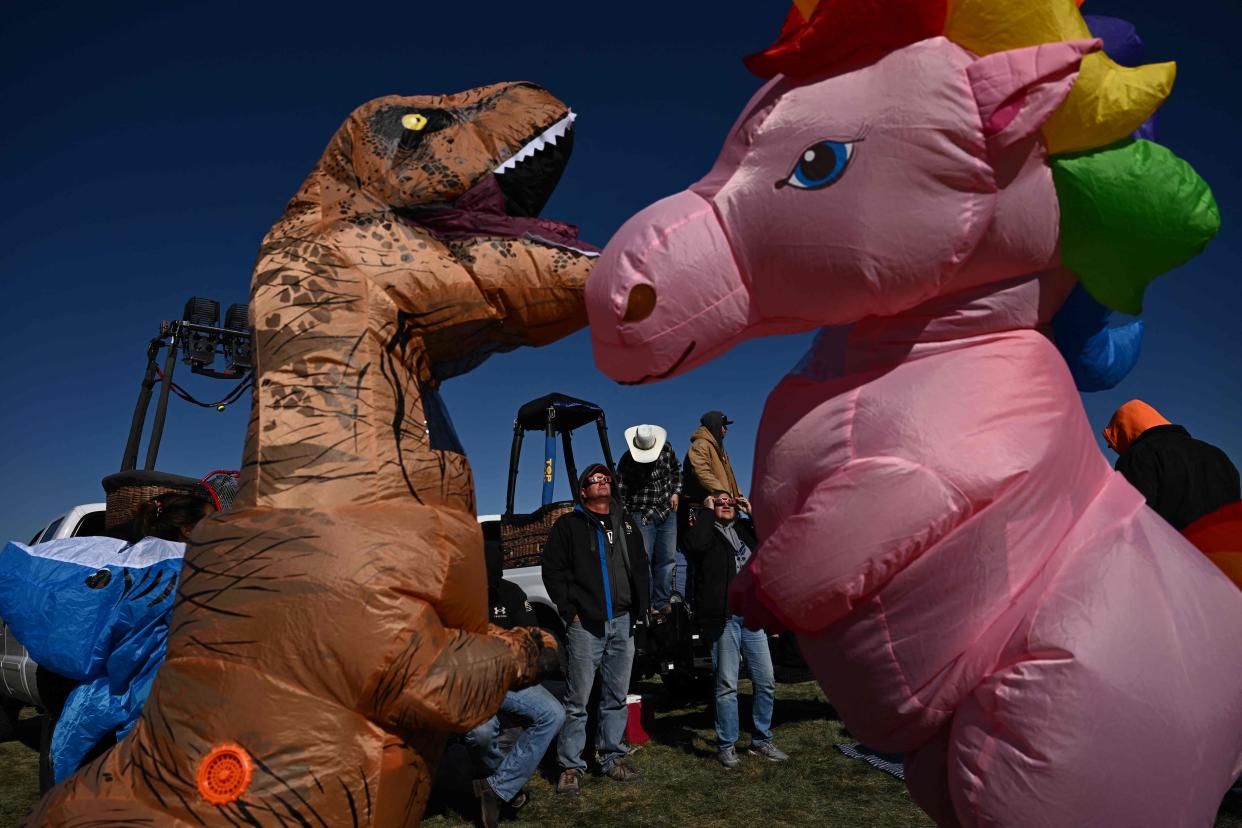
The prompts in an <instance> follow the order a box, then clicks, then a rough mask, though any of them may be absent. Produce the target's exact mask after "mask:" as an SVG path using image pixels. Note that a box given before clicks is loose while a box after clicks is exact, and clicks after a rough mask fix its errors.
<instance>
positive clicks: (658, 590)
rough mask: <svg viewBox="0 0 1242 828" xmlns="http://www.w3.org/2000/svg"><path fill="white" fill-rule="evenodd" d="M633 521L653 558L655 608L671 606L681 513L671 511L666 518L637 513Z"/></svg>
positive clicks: (652, 591) (652, 573) (653, 604)
mask: <svg viewBox="0 0 1242 828" xmlns="http://www.w3.org/2000/svg"><path fill="white" fill-rule="evenodd" d="M630 520H632V521H634V522H635V523H636V524H638V531H639V533H640V534H641V535H642V536H643V546H644V547H646V549H647V557H648V559H649V560H650V561H651V608H652V609H660V608H661V607H667V606H668V598H669V595H670V594H671V593H672V591H673V556H674V554H675V553H676V552H677V512H676V511H673V512H669V513H668V515H666V516H665V518H664V520H661V521H652V520H650V519H648V518H645V517H642V516H641V515H639V514H638V513H637V512H634V513H631V514H630Z"/></svg>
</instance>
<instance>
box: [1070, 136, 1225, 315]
mask: <svg viewBox="0 0 1242 828" xmlns="http://www.w3.org/2000/svg"><path fill="white" fill-rule="evenodd" d="M1048 163H1049V166H1051V167H1052V180H1053V182H1054V183H1055V185H1056V189H1057V198H1058V200H1059V201H1060V206H1061V263H1062V264H1063V265H1064V266H1065V267H1067V268H1068V269H1070V270H1072V271H1074V272H1075V273H1076V274H1078V279H1079V281H1081V282H1082V284H1083V287H1084V288H1086V290H1087V292H1088V293H1090V294H1091V295H1092V296H1093V297H1095V299H1096V300H1097V301H1098V302H1100V304H1102V305H1105V306H1107V307H1110V308H1112V309H1113V310H1118V311H1123V312H1124V313H1129V314H1138V313H1140V312H1141V311H1142V309H1143V291H1144V290H1146V289H1147V285H1148V284H1150V283H1151V281H1152V279H1155V278H1156V277H1157V276H1159V275H1160V274H1161V273H1165V272H1167V271H1169V270H1172V269H1173V268H1175V267H1177V266H1178V265H1181V264H1185V263H1186V262H1187V261H1189V260H1190V259H1192V258H1194V257H1195V256H1197V255H1198V254H1199V253H1200V252H1201V251H1202V250H1203V248H1204V247H1205V246H1206V245H1207V243H1208V242H1209V241H1211V240H1212V237H1213V236H1215V235H1216V232H1217V231H1218V230H1220V210H1219V209H1217V206H1216V199H1215V198H1213V197H1212V189H1211V188H1210V187H1208V185H1207V182H1206V181H1204V180H1203V179H1202V178H1200V177H1199V175H1198V173H1196V172H1195V171H1194V169H1193V168H1192V167H1191V166H1190V165H1189V164H1187V163H1186V162H1185V161H1183V160H1182V159H1180V158H1178V157H1177V156H1176V155H1174V154H1173V153H1172V152H1170V151H1169V150H1167V149H1166V148H1164V147H1162V146H1161V145H1160V144H1156V143H1153V142H1151V141H1145V140H1138V141H1129V140H1127V141H1123V142H1121V143H1118V144H1113V145H1111V146H1108V147H1104V148H1102V149H1098V150H1091V151H1089V152H1082V153H1076V154H1073V155H1063V156H1057V157H1054V158H1051V159H1049V162H1048Z"/></svg>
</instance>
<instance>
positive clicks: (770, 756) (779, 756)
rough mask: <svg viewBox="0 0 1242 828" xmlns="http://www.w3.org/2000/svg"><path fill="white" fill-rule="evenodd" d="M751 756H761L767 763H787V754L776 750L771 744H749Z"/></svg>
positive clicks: (778, 749)
mask: <svg viewBox="0 0 1242 828" xmlns="http://www.w3.org/2000/svg"><path fill="white" fill-rule="evenodd" d="M749 753H750V755H751V756H762V757H763V758H764V759H767V760H768V761H769V762H787V761H789V754H788V753H786V752H785V751H783V750H781V749H780V748H778V747H777V746H776V745H775V744H774V743H773V742H751V743H750V751H749Z"/></svg>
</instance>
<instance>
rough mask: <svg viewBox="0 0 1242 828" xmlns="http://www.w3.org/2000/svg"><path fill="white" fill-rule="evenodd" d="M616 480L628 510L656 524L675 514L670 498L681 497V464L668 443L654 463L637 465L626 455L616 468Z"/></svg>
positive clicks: (618, 490) (627, 453)
mask: <svg viewBox="0 0 1242 828" xmlns="http://www.w3.org/2000/svg"><path fill="white" fill-rule="evenodd" d="M617 478H618V480H617V493H618V494H620V495H621V502H622V503H623V504H624V505H625V510H626V511H627V512H629V513H630V514H632V515H636V516H637V517H639V518H646V519H648V520H651V521H653V522H655V523H659V522H660V521H662V520H664V519H665V518H667V517H668V515H669V512H671V511H673V504H672V503H670V502H669V500H670V498H672V496H673V495H680V494H681V464H680V463H678V462H677V455H676V454H674V453H673V447H672V446H671V445H669V444H668V443H667V442H665V444H664V448H662V449H660V456H659V457H657V458H656V459H655V462H653V463H637V462H635V461H634V458H633V456H631V454H630V452H628V451H627V452H626V453H625V456H624V457H622V458H621V462H620V463H619V464H618V465H617Z"/></svg>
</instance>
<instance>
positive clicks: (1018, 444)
mask: <svg viewBox="0 0 1242 828" xmlns="http://www.w3.org/2000/svg"><path fill="white" fill-rule="evenodd" d="M796 5H797V8H795V9H793V10H792V11H791V14H790V17H789V22H788V23H787V24H786V26H785V29H784V31H783V32H782V33H781V37H780V39H779V41H778V42H777V44H776V45H775V46H773V47H772V48H771V49H769V50H768V51H766V52H764V53H763V54H762V55H760V56H757V57H756V58H755V59H754V60H752V61H751V65H752V68H755V69H756V70H757V71H759V72H760V74H763V75H765V76H769V77H772V76H774V77H772V79H771V80H770V81H769V82H768V83H767V84H765V85H764V86H763V88H762V89H760V90H759V91H758V92H757V93H756V94H755V95H754V97H753V98H752V99H751V102H750V104H749V105H748V106H747V107H746V109H745V110H744V112H743V113H742V115H741V116H740V117H739V118H738V120H737V122H736V124H735V125H734V127H733V129H732V130H731V131H730V133H729V136H728V138H727V139H726V141H725V145H724V148H723V150H722V152H721V154H720V157H719V159H718V160H717V162H716V165H715V166H714V167H713V168H712V170H711V171H710V172H709V173H708V175H707V176H706V177H704V178H703V179H701V180H700V181H698V182H696V183H695V184H693V185H692V186H691V187H690V188H689V189H687V190H685V191H683V192H680V193H677V194H675V195H672V196H670V197H668V198H666V199H664V200H663V201H660V202H658V203H657V204H654V205H652V206H650V207H648V208H647V209H645V210H644V211H642V212H641V213H639V214H638V215H637V216H635V217H633V218H631V219H630V220H629V221H628V222H627V223H626V224H625V226H623V227H622V228H621V229H620V230H619V231H618V232H617V234H616V235H615V236H614V237H613V239H612V240H611V241H610V242H609V243H608V246H607V248H606V249H605V251H604V253H603V255H602V256H601V258H600V262H599V264H598V265H597V266H596V268H595V270H594V271H593V272H592V274H591V278H590V280H589V283H588V285H587V308H588V312H589V314H590V317H591V333H592V339H593V341H594V346H595V358H596V363H597V364H598V365H599V367H600V368H601V369H603V370H604V371H605V372H606V373H608V374H609V375H610V376H611V377H613V378H614V379H616V380H619V381H622V382H630V383H633V382H644V381H651V380H654V379H659V378H661V377H665V376H669V375H671V374H674V373H678V372H681V371H685V370H688V369H690V368H693V367H695V366H697V365H700V364H702V363H704V362H706V361H708V360H710V359H712V358H714V357H716V356H718V355H719V354H721V353H723V352H724V351H725V350H727V349H728V348H730V347H732V346H733V345H734V344H736V343H738V342H740V341H743V340H745V339H748V338H750V337H753V336H756V335H761V334H765V333H774V332H791V331H798V330H808V329H812V328H816V327H821V326H827V327H822V332H821V333H820V335H819V336H818V337H817V338H816V341H815V344H814V346H813V347H812V348H811V350H810V352H809V353H808V354H807V355H806V357H805V358H804V360H803V361H802V363H801V364H800V365H798V366H797V367H796V368H795V369H794V370H793V371H792V372H791V373H790V374H789V375H788V376H787V377H785V378H784V380H783V381H782V382H781V383H780V384H779V385H778V386H777V388H776V389H775V390H774V391H773V392H772V394H771V395H770V396H769V398H768V401H767V406H766V408H765V410H764V415H763V422H762V424H761V426H760V428H759V435H758V439H757V442H756V461H755V474H754V478H753V480H752V493H753V496H754V503H755V522H756V525H757V526H758V528H759V529H760V530H761V532H762V534H763V536H764V539H763V543H762V544H761V546H760V549H759V550H758V552H757V554H756V556H755V558H754V560H753V564H752V565H751V566H750V567H749V568H748V569H746V570H743V572H741V573H740V574H739V575H738V578H737V579H736V580H735V581H734V585H733V588H732V603H733V606H734V608H735V609H737V610H739V611H741V612H743V613H744V614H745V616H746V620H747V624H748V625H751V624H754V625H760V626H769V627H779V626H782V625H783V626H786V627H788V628H791V629H793V630H794V631H796V632H797V635H798V642H799V644H800V645H801V647H802V651H803V653H804V654H805V656H806V658H807V661H808V663H809V664H810V665H811V667H812V668H813V670H814V672H815V675H816V677H817V679H818V680H819V682H820V683H821V685H822V686H823V687H824V689H825V691H826V692H827V695H828V698H829V699H831V700H832V703H833V705H834V706H835V707H836V709H837V710H838V711H840V713H841V716H842V719H843V720H844V722H845V723H846V725H847V726H848V727H849V729H850V731H851V732H852V733H853V734H855V735H857V736H858V737H859V738H860V739H863V740H865V741H867V742H868V743H869V744H872V745H874V746H875V747H878V748H880V749H882V750H892V751H901V752H903V753H905V754H906V778H907V781H908V784H909V787H910V791H911V794H912V795H913V796H914V798H915V800H916V801H917V802H918V803H919V805H920V806H922V807H923V808H924V809H925V810H926V811H927V812H928V813H929V814H931V815H932V816H933V817H934V818H935V819H936V821H937V822H938V823H939V824H941V825H944V826H950V825H954V826H956V825H965V826H997V825H1006V826H1037V825H1039V826H1044V825H1049V826H1050V825H1055V826H1105V825H1108V826H1114V825H1116V826H1120V825H1125V826H1140V825H1142V826H1160V828H1168V826H1175V825H1184V826H1190V825H1195V826H1205V825H1210V824H1211V823H1212V821H1213V818H1214V816H1215V813H1216V810H1217V808H1218V807H1219V804H1220V801H1221V798H1222V796H1223V795H1224V792H1225V790H1226V789H1227V788H1228V787H1229V785H1230V784H1231V783H1232V781H1233V780H1234V779H1235V778H1236V775H1237V773H1238V772H1239V770H1242V767H1240V765H1242V762H1240V759H1242V661H1240V660H1239V658H1238V654H1239V652H1242V596H1240V595H1239V594H1238V590H1237V589H1235V588H1234V586H1233V585H1232V584H1230V583H1229V582H1228V581H1227V580H1226V579H1225V578H1224V577H1223V576H1222V575H1221V574H1220V572H1219V571H1217V570H1216V569H1215V568H1214V567H1213V566H1211V565H1210V564H1209V563H1208V561H1206V560H1205V559H1204V558H1203V556H1202V555H1200V554H1198V553H1197V552H1196V551H1195V550H1194V549H1193V548H1191V546H1190V544H1188V543H1187V542H1186V541H1185V540H1184V539H1183V538H1181V537H1180V536H1179V535H1178V534H1177V532H1175V531H1174V530H1173V529H1172V527H1170V526H1169V525H1168V524H1166V523H1165V522H1164V521H1163V520H1161V519H1160V518H1159V517H1158V516H1157V515H1156V514H1155V513H1154V512H1152V511H1151V510H1150V509H1148V508H1147V507H1146V505H1145V504H1144V500H1143V497H1142V496H1141V495H1139V493H1138V492H1137V491H1135V490H1134V488H1133V487H1131V486H1130V485H1129V484H1128V483H1127V482H1126V481H1125V480H1124V479H1123V478H1122V477H1121V476H1120V475H1118V474H1115V473H1114V472H1113V471H1112V470H1111V469H1110V468H1109V466H1108V463H1107V462H1106V461H1105V460H1104V458H1103V456H1102V455H1101V454H1100V451H1099V449H1098V448H1097V447H1096V444H1095V441H1094V439H1093V437H1092V432H1091V429H1090V427H1089V426H1088V424H1087V420H1086V417H1085V416H1084V413H1083V409H1082V404H1081V401H1080V400H1079V398H1078V393H1077V391H1076V388H1075V383H1074V380H1073V378H1072V377H1071V375H1070V372H1069V371H1068V370H1067V367H1066V362H1065V360H1064V359H1063V358H1062V356H1061V354H1060V353H1059V352H1058V348H1057V346H1056V345H1054V344H1053V343H1052V342H1051V341H1050V340H1049V337H1048V336H1047V335H1046V334H1047V329H1048V322H1049V320H1050V319H1051V318H1052V316H1053V314H1054V313H1056V312H1057V310H1058V308H1060V307H1061V306H1062V304H1063V302H1064V301H1065V298H1066V296H1067V294H1069V293H1070V291H1071V290H1072V289H1073V288H1074V285H1075V281H1076V279H1077V281H1079V282H1081V284H1082V285H1083V287H1084V288H1085V289H1086V290H1087V291H1088V292H1089V293H1090V294H1091V296H1093V297H1094V298H1095V299H1097V300H1099V301H1100V302H1101V303H1103V304H1105V305H1107V306H1109V307H1112V308H1114V309H1118V310H1125V311H1127V312H1129V313H1138V311H1139V310H1140V305H1141V301H1140V300H1141V297H1142V293H1143V288H1144V287H1145V286H1146V283H1147V282H1148V281H1149V280H1150V279H1151V278H1153V277H1155V276H1156V275H1158V274H1160V273H1162V272H1164V271H1166V270H1169V269H1171V268H1173V267H1176V266H1177V265H1179V264H1181V263H1182V262H1184V261H1186V260H1187V259H1188V258H1190V257H1191V256H1193V255H1195V254H1196V253H1197V252H1198V251H1199V250H1201V249H1202V248H1203V246H1204V245H1205V244H1206V243H1207V241H1208V240H1209V239H1210V238H1211V237H1212V235H1213V234H1214V233H1215V231H1216V228H1217V226H1218V224H1219V214H1218V213H1217V210H1216V205H1215V202H1214V201H1213V200H1212V195H1211V192H1210V191H1209V189H1208V188H1207V186H1206V184H1204V182H1203V181H1202V180H1201V179H1199V177H1198V176H1197V175H1195V173H1194V172H1193V170H1191V169H1190V168H1189V166H1188V165H1186V164H1185V162H1182V161H1180V160H1179V159H1177V158H1176V156H1173V154H1172V153H1170V152H1169V151H1168V150H1166V149H1164V148H1163V147H1160V146H1159V145H1157V144H1153V143H1151V142H1148V141H1145V140H1130V139H1129V137H1128V136H1129V135H1130V133H1132V132H1133V131H1134V130H1135V129H1137V128H1138V127H1139V126H1140V125H1141V124H1143V123H1144V122H1145V121H1146V120H1147V119H1148V118H1149V116H1150V115H1151V114H1152V112H1153V111H1154V109H1155V108H1156V107H1157V106H1158V105H1159V104H1160V102H1161V101H1162V100H1163V98H1164V96H1165V95H1166V94H1167V93H1168V91H1169V89H1170V87H1171V83H1172V75H1173V68H1172V66H1171V65H1170V64H1157V65H1150V66H1143V67H1139V68H1134V69H1125V68H1122V67H1119V66H1118V65H1116V64H1115V63H1113V62H1112V61H1111V60H1109V59H1108V58H1107V57H1106V56H1105V55H1104V54H1103V53H1101V52H1100V51H1098V50H1099V48H1100V42H1099V41H1096V40H1094V39H1093V38H1091V37H1090V35H1089V33H1088V30H1087V26H1086V25H1085V23H1084V21H1083V19H1082V17H1081V15H1080V14H1079V13H1078V10H1077V8H1076V7H1075V5H1074V0H949V2H946V1H945V0H866V1H865V2H864V0H818V2H816V0H797V3H796Z"/></svg>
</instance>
